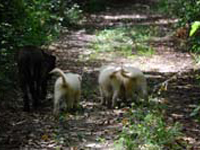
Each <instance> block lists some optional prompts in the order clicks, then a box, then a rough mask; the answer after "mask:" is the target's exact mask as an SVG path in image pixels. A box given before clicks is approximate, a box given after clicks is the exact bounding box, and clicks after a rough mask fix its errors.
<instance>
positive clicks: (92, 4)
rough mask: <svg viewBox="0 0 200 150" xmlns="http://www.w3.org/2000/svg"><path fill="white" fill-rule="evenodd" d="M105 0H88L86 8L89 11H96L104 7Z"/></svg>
mask: <svg viewBox="0 0 200 150" xmlns="http://www.w3.org/2000/svg"><path fill="white" fill-rule="evenodd" d="M106 5H107V1H106V0H88V2H87V4H86V6H85V7H86V10H87V11H89V12H98V11H102V10H104V9H105V8H106Z"/></svg>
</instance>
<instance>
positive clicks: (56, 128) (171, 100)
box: [0, 4, 200, 150]
mask: <svg viewBox="0 0 200 150" xmlns="http://www.w3.org/2000/svg"><path fill="white" fill-rule="evenodd" d="M146 7H147V5H137V6H135V5H133V4H131V5H130V4H128V5H123V7H117V8H115V9H108V10H107V11H105V12H102V13H99V14H93V15H90V16H88V18H87V21H86V22H85V24H84V26H83V27H84V28H82V29H81V30H76V31H70V32H67V33H64V34H63V35H62V36H61V37H60V39H59V40H58V41H57V42H55V43H53V44H52V45H51V46H50V50H51V52H52V53H53V54H54V55H56V56H57V58H58V60H57V66H58V67H60V68H61V69H63V70H64V71H70V72H76V73H79V74H82V75H83V85H82V89H83V92H82V102H81V105H82V106H83V111H82V112H80V113H78V114H74V115H70V114H66V115H64V116H63V117H60V118H59V119H58V120H56V119H55V118H54V117H53V116H52V94H50V95H49V98H48V100H47V101H45V102H44V103H45V104H46V107H45V108H44V109H43V110H40V111H39V112H36V113H31V114H27V113H24V112H21V111H19V109H13V110H11V111H10V110H5V111H4V112H1V113H0V115H1V117H0V118H1V119H0V123H1V128H0V132H1V133H4V134H1V136H0V141H1V143H3V144H2V146H0V149H5V150H6V149H19V147H20V149H31V150H32V149H48V150H49V149H55V148H56V147H57V148H58V149H59V148H63V149H70V148H71V149H73V150H76V149H92V150H95V149H98V150H100V149H101V150H111V149H114V140H115V139H116V138H117V133H119V132H120V131H121V129H122V123H121V122H120V119H121V117H122V116H123V113H124V112H123V110H108V109H106V108H104V107H102V106H99V99H100V98H99V92H98V87H97V77H98V68H99V67H100V66H101V65H102V64H107V63H111V62H112V63H118V64H119V63H129V64H131V65H133V66H137V67H139V68H141V69H142V70H143V71H144V72H145V74H146V75H147V76H148V83H149V86H150V88H153V87H154V86H155V85H157V84H158V83H161V82H163V81H165V80H167V79H169V78H170V77H172V76H173V75H174V74H176V73H178V72H180V74H177V78H176V79H175V80H171V81H170V82H169V86H168V90H167V91H165V92H164V93H162V95H161V96H160V99H162V100H164V101H166V102H167V104H168V106H169V108H168V109H167V112H166V114H167V116H166V118H167V119H168V120H169V121H180V122H181V123H183V130H184V132H185V133H186V135H185V136H184V137H183V138H184V140H185V141H186V142H188V144H190V145H191V149H195V150H196V149H200V138H199V137H198V135H199V133H200V125H199V124H198V123H197V122H195V120H194V119H192V118H190V117H189V114H190V113H191V112H192V110H193V108H194V106H195V105H196V104H198V97H200V94H199V92H198V91H199V90H200V87H199V86H198V83H197V81H196V79H195V75H196V74H197V73H198V72H194V71H193V67H194V64H193V60H192V57H191V56H190V55H189V53H187V52H183V51H180V50H177V49H176V46H175V45H176V43H175V42H174V39H173V38H172V37H169V38H165V36H164V38H160V37H158V38H157V39H156V40H155V39H154V40H152V41H151V43H152V45H154V47H155V49H156V53H155V55H153V56H152V57H144V56H142V57H140V56H138V57H136V58H135V59H128V58H125V57H122V56H114V57H113V56H112V55H107V54H106V56H105V55H103V56H102V55H99V57H97V58H96V59H92V60H90V59H88V56H89V55H90V54H91V53H92V50H91V49H90V48H89V44H90V42H91V41H92V40H93V39H94V38H95V35H94V32H93V30H95V29H96V30H100V29H104V28H106V27H110V26H112V27H114V26H121V25H134V24H141V25H142V24H154V25H155V26H158V30H161V31H162V32H163V35H167V33H168V32H170V30H171V29H170V28H169V26H170V24H172V23H173V22H174V21H175V20H173V19H169V18H166V17H163V16H162V15H158V14H153V13H149V12H148V13H147V10H149V9H148V7H147V8H146ZM133 8H137V10H135V9H133ZM144 8H146V9H144ZM125 20H126V21H125ZM127 20H128V21H127ZM91 30H92V31H91ZM83 58H84V59H83ZM105 58H106V59H105ZM52 82H53V81H52ZM51 90H52V85H51ZM4 116H5V117H4ZM4 131H6V132H4ZM69 145H70V146H69Z"/></svg>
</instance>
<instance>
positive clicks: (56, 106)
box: [53, 89, 62, 115]
mask: <svg viewBox="0 0 200 150" xmlns="http://www.w3.org/2000/svg"><path fill="white" fill-rule="evenodd" d="M61 98H62V93H61V91H59V90H58V89H55V90H54V110H53V113H54V114H55V115H58V113H59V110H60V99H61Z"/></svg>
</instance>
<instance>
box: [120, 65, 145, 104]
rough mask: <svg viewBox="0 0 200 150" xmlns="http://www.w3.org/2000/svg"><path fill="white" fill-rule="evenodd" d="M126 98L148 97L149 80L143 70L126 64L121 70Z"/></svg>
mask: <svg viewBox="0 0 200 150" xmlns="http://www.w3.org/2000/svg"><path fill="white" fill-rule="evenodd" d="M121 75H122V76H123V77H124V78H123V85H124V88H125V96H126V98H131V99H132V98H136V97H137V98H142V99H145V100H146V99H147V98H148V92H147V81H146V78H145V76H144V74H143V72H142V71H141V70H139V69H138V68H134V67H131V66H124V67H123V68H122V70H121Z"/></svg>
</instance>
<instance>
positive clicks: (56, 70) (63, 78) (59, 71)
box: [50, 68, 68, 85]
mask: <svg viewBox="0 0 200 150" xmlns="http://www.w3.org/2000/svg"><path fill="white" fill-rule="evenodd" d="M52 73H58V74H59V75H60V76H61V78H62V80H63V83H64V85H68V83H67V80H66V76H65V74H64V72H63V71H62V70H61V69H59V68H55V69H53V70H52V71H51V72H50V74H52Z"/></svg>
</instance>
